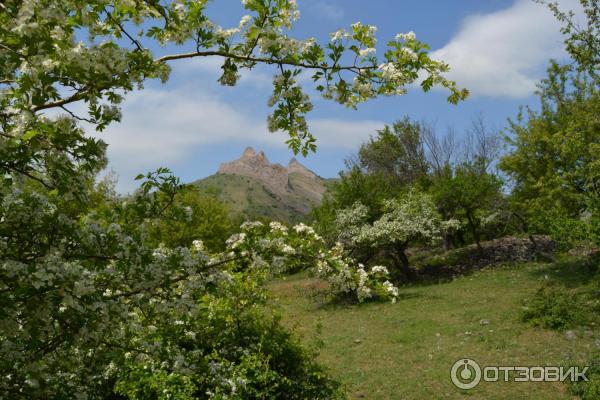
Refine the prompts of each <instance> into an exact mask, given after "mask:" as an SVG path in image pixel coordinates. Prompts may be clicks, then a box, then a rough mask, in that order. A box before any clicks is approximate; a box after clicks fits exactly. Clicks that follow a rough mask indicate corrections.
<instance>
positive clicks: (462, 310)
mask: <svg viewBox="0 0 600 400" xmlns="http://www.w3.org/2000/svg"><path fill="white" fill-rule="evenodd" d="M564 268H572V265H567V264H556V265H552V264H533V263H532V264H521V265H515V266H505V267H501V268H496V269H493V270H492V269H489V270H483V271H479V272H476V273H473V274H471V275H467V276H463V277H460V278H457V279H455V280H453V281H451V282H448V283H442V284H433V285H419V286H407V287H403V288H401V290H400V300H399V301H398V303H396V304H377V303H371V304H363V305H361V306H353V305H331V304H328V303H326V302H325V301H324V299H323V297H320V296H319V293H320V292H321V291H322V290H323V288H324V284H323V283H322V282H320V281H318V280H315V279H313V278H310V277H307V276H305V275H297V276H293V277H289V278H287V279H285V280H278V281H276V282H273V283H272V284H271V286H270V287H271V291H272V293H273V304H274V305H275V307H276V308H279V309H280V311H281V312H282V314H283V320H284V323H285V324H287V325H288V326H290V327H292V328H294V329H296V331H297V332H299V334H300V335H301V336H302V337H303V340H305V341H306V342H309V343H313V342H314V338H315V330H316V329H317V327H318V326H321V335H320V339H321V340H322V344H323V347H322V349H321V353H320V356H319V361H320V362H321V363H322V364H324V365H325V366H326V367H327V368H328V369H329V371H330V373H331V374H332V375H333V376H334V377H336V378H337V379H338V380H340V381H341V382H342V383H343V384H344V385H345V387H346V389H347V391H348V394H349V397H350V398H366V399H426V398H431V399H455V398H473V399H570V398H573V397H572V395H570V394H569V392H568V386H567V384H563V383H514V382H511V383H485V382H482V383H481V384H480V385H479V386H478V387H476V388H475V389H472V390H469V391H461V390H459V389H457V388H456V387H454V386H453V385H452V383H451V381H450V374H449V372H450V368H451V366H452V364H453V363H454V362H455V361H456V360H457V359H460V358H464V357H469V358H472V359H474V360H476V361H477V362H479V364H480V365H529V366H532V365H580V366H582V365H585V363H586V362H587V361H588V360H589V358H590V356H591V353H592V351H594V349H597V344H596V342H595V341H596V340H597V339H598V338H600V331H599V330H598V329H597V327H596V326H595V325H593V326H590V327H582V328H580V329H577V330H576V331H575V332H576V335H577V338H576V339H574V340H570V339H568V338H567V337H566V335H565V334H564V333H561V332H555V331H549V330H543V329H539V328H533V327H531V326H529V325H527V324H525V323H523V322H521V321H520V320H519V310H520V307H521V306H522V300H523V299H524V298H526V297H527V296H531V295H533V294H534V293H535V291H536V290H537V289H538V288H539V287H540V286H541V285H542V281H543V280H548V279H560V277H561V276H562V275H563V274H564V273H565V272H566V271H563V269H564Z"/></svg>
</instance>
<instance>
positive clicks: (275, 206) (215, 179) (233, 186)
mask: <svg viewBox="0 0 600 400" xmlns="http://www.w3.org/2000/svg"><path fill="white" fill-rule="evenodd" d="M326 183H327V180H326V179H323V178H321V177H319V176H318V175H317V174H315V173H314V172H313V171H311V170H310V169H308V168H306V167H305V166H304V165H302V164H301V163H300V162H299V161H298V160H296V159H295V158H292V159H291V160H290V162H289V163H288V165H287V167H284V166H283V165H281V164H278V163H271V162H269V160H268V159H267V156H266V155H265V153H264V152H263V151H259V152H256V151H255V150H254V149H253V148H252V147H247V148H246V149H245V150H244V152H243V154H242V156H241V157H240V158H238V159H237V160H233V161H230V162H225V163H223V164H221V166H220V167H219V170H218V172H217V173H216V174H215V175H212V176H209V177H208V178H205V179H202V180H199V181H196V182H194V184H195V185H197V186H198V187H199V188H200V189H201V190H203V191H207V192H211V193H213V194H216V195H217V196H218V197H219V198H220V199H221V200H222V201H223V202H225V203H227V204H228V205H229V206H230V208H231V209H232V211H233V212H234V213H237V214H241V215H242V216H245V217H247V218H274V219H279V220H282V221H285V222H291V221H296V220H298V219H300V218H301V217H302V216H304V215H306V214H307V213H308V212H310V210H311V209H312V207H314V206H315V205H317V204H319V203H320V202H321V200H322V198H323V193H324V192H325V187H326Z"/></svg>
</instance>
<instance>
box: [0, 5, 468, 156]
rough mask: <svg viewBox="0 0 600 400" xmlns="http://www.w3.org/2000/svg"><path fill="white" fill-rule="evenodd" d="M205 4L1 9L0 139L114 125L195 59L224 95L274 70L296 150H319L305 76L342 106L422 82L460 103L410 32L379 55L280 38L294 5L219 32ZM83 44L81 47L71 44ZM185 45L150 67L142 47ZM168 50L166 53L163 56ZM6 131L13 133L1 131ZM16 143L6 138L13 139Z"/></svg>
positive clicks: (277, 112) (251, 15)
mask: <svg viewBox="0 0 600 400" xmlns="http://www.w3.org/2000/svg"><path fill="white" fill-rule="evenodd" d="M208 3H209V2H208V1H207V0H179V1H172V2H168V3H167V4H163V3H161V2H158V1H132V0H126V1H104V0H99V1H88V2H80V1H42V2H39V1H22V2H21V1H8V2H3V4H1V5H0V7H1V10H2V15H1V17H0V18H1V22H2V36H3V40H2V43H1V46H0V58H1V60H2V67H0V84H1V85H2V86H4V87H3V88H2V93H3V96H2V99H3V100H2V107H3V110H2V114H1V116H2V119H3V122H4V129H3V130H4V132H3V133H4V134H7V135H9V136H14V135H18V134H19V133H23V131H25V130H26V129H27V128H26V127H27V121H29V120H30V119H35V118H37V114H38V113H39V112H40V111H42V110H47V109H51V108H60V109H63V110H64V111H65V112H67V113H68V114H70V115H72V116H75V114H74V113H73V112H71V111H70V110H69V109H68V107H69V105H71V104H73V103H76V102H81V101H83V102H85V103H86V104H87V105H88V114H89V115H88V116H75V117H78V118H79V119H85V120H87V121H88V122H91V123H93V124H96V125H97V127H98V129H102V128H104V127H105V126H106V125H107V124H108V123H110V122H111V121H115V120H118V119H119V111H118V108H117V106H118V105H119V104H120V103H121V101H122V100H123V93H124V92H127V91H129V90H132V89H133V88H134V87H135V86H137V87H141V86H142V85H143V82H144V81H145V80H146V79H149V78H160V79H162V80H166V79H167V78H168V75H169V66H168V65H167V63H168V62H172V61H176V60H182V59H189V58H195V57H220V58H222V59H223V64H222V70H223V73H222V76H221V78H220V79H219V81H220V82H221V83H222V84H224V85H235V84H236V82H237V80H238V78H239V76H240V70H242V69H252V68H253V67H254V66H255V65H256V64H269V65H273V66H274V67H275V71H274V74H275V77H274V80H273V86H274V87H273V95H272V97H271V99H270V100H269V104H270V105H271V106H272V107H273V112H272V114H271V115H270V117H269V128H270V129H271V130H272V131H277V130H284V131H287V132H288V134H289V136H290V138H289V141H288V144H289V145H290V147H291V148H292V149H293V150H294V151H295V152H298V151H302V152H303V153H306V152H307V151H309V150H314V149H315V138H314V137H313V136H312V135H311V134H310V131H309V128H308V126H307V123H306V119H305V117H306V114H307V113H308V112H309V111H310V110H311V109H312V104H311V102H310V99H309V98H308V96H307V95H306V94H305V92H304V91H303V89H302V87H301V86H300V85H299V83H298V81H297V79H296V77H297V75H298V74H299V73H300V72H301V71H302V70H311V71H313V76H312V77H313V80H314V82H315V88H316V89H317V90H318V91H319V92H321V93H322V95H323V97H325V98H327V99H334V100H335V101H337V102H339V103H341V104H344V105H346V106H349V107H355V106H356V105H357V104H358V103H361V102H364V101H367V100H369V99H372V98H375V97H377V96H382V95H383V96H391V95H402V94H404V93H405V92H406V90H407V89H406V88H407V86H408V85H411V84H413V83H414V82H415V81H419V80H420V86H421V87H422V88H423V90H425V91H427V90H429V89H430V88H431V87H433V86H434V85H440V86H443V87H446V88H447V89H448V90H449V91H450V94H449V97H448V100H449V101H450V102H452V103H456V102H458V101H459V100H461V99H464V98H465V97H466V96H467V94H468V92H467V91H466V90H465V89H462V90H461V89H458V88H457V87H456V85H455V83H454V82H452V81H449V80H447V79H446V78H444V77H443V75H442V74H443V73H444V72H446V71H447V70H448V65H447V64H445V63H444V62H441V61H435V60H432V59H431V58H430V57H429V56H428V54H427V50H428V47H427V45H426V44H424V43H422V42H420V41H419V40H417V38H416V36H415V34H414V33H413V32H409V33H406V34H398V35H397V36H396V37H395V38H394V39H393V40H391V41H389V42H388V43H387V48H386V50H385V52H384V53H383V55H382V56H379V57H378V56H377V52H376V49H375V47H376V44H377V39H376V37H375V33H376V31H377V28H376V27H375V26H370V25H365V24H362V23H360V22H357V23H355V24H353V25H352V26H351V28H350V30H348V31H346V30H344V29H341V30H338V31H336V32H334V33H332V34H331V41H330V42H329V43H327V44H323V45H321V44H318V43H317V42H316V41H315V39H314V38H309V39H305V40H301V39H296V38H293V37H290V36H289V35H288V32H289V30H290V29H291V27H292V23H293V22H294V21H295V20H297V19H298V17H299V11H298V9H297V6H296V2H295V0H244V1H242V3H243V6H244V8H245V9H246V11H247V12H248V14H247V15H244V16H242V17H241V20H240V23H239V25H238V26H235V27H232V28H222V27H221V26H219V25H217V24H216V23H215V22H213V21H211V20H210V19H209V18H208V17H207V16H206V14H205V10H206V7H207V5H208ZM86 34H87V35H88V38H87V40H86V41H82V40H79V41H78V40H77V38H79V37H82V36H85V35H86ZM151 43H154V44H155V43H158V44H159V45H160V46H166V45H173V44H174V45H186V46H190V45H192V46H193V47H194V48H195V50H194V51H191V52H183V53H177V54H168V55H162V56H159V57H156V56H155V55H154V54H153V53H152V51H151V50H150V49H149V44H151ZM170 48H171V47H170ZM9 131H10V132H9ZM11 132H12V133H11Z"/></svg>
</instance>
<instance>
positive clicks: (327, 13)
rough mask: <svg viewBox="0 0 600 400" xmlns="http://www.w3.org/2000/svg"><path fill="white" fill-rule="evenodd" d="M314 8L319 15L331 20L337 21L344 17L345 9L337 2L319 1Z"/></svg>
mask: <svg viewBox="0 0 600 400" xmlns="http://www.w3.org/2000/svg"><path fill="white" fill-rule="evenodd" d="M312 8H313V10H314V11H315V13H316V14H317V15H319V16H320V17H324V18H326V19H329V20H331V21H336V22H337V21H339V20H341V19H342V18H344V10H343V9H342V8H340V7H338V6H336V5H335V4H330V3H327V2H325V1H318V2H316V3H314V4H313V6H312Z"/></svg>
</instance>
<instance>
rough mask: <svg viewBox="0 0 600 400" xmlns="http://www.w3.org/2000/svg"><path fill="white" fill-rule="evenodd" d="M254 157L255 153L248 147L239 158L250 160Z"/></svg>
mask: <svg viewBox="0 0 600 400" xmlns="http://www.w3.org/2000/svg"><path fill="white" fill-rule="evenodd" d="M255 155H256V152H255V151H254V149H253V148H252V146H248V147H246V149H245V150H244V153H243V154H242V157H241V158H252V157H254V156H255Z"/></svg>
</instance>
